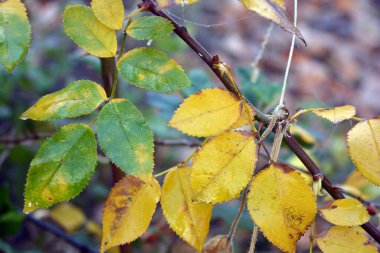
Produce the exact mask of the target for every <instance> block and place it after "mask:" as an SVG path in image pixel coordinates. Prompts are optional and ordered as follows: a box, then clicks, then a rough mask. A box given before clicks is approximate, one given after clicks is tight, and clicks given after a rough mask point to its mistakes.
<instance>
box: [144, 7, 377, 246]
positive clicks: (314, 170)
mask: <svg viewBox="0 0 380 253" xmlns="http://www.w3.org/2000/svg"><path fill="white" fill-rule="evenodd" d="M142 1H143V3H142V4H140V5H139V6H140V7H141V6H144V7H146V9H147V10H148V11H150V12H151V13H153V14H154V15H156V16H160V17H162V18H165V19H167V20H169V21H170V22H171V23H172V24H173V26H174V27H175V29H174V32H175V33H176V34H177V35H178V36H179V37H180V38H181V39H182V40H183V41H184V42H185V43H186V44H187V45H188V46H189V47H190V48H192V49H193V50H194V51H195V52H196V53H197V54H198V55H199V57H201V59H202V60H203V61H204V62H205V63H206V64H207V65H208V66H209V67H210V68H211V70H212V71H213V72H214V73H215V75H216V76H217V77H218V78H219V79H220V81H221V82H222V83H223V85H224V86H225V87H226V89H227V90H229V91H231V92H232V93H234V94H235V95H237V94H236V91H235V89H234V87H233V85H232V83H231V80H229V79H228V77H226V76H224V75H221V72H220V70H219V69H217V68H215V67H214V66H213V65H214V62H215V61H214V58H213V57H212V56H211V55H210V53H209V52H208V51H207V50H206V49H205V48H204V47H203V46H202V45H201V44H199V42H198V41H196V40H195V39H194V38H193V37H192V36H191V35H190V34H189V33H188V32H187V30H186V27H184V26H181V25H179V24H178V23H177V22H176V21H175V20H173V19H172V18H171V17H170V16H168V15H167V14H166V13H165V12H164V11H162V10H158V9H157V8H156V4H155V2H153V1H152V0H142ZM247 102H248V101H247ZM248 103H249V102H248ZM250 106H252V108H253V109H254V110H255V112H256V119H257V120H258V121H260V122H262V123H264V124H266V125H267V124H269V123H270V118H269V116H268V115H266V114H264V113H263V112H261V111H260V110H259V109H258V108H256V107H255V106H253V105H252V104H250ZM284 141H285V142H286V143H287V145H288V146H289V148H290V149H291V150H292V151H293V153H294V154H295V155H296V156H297V157H298V158H299V159H300V160H301V161H302V163H303V164H304V165H305V167H306V168H307V169H308V171H309V173H310V174H311V175H317V174H321V170H320V169H319V168H318V166H317V165H316V164H315V163H314V161H313V160H312V159H311V158H310V157H309V155H308V154H307V153H306V152H305V150H303V148H302V147H301V146H300V145H299V144H298V142H297V141H296V140H295V139H294V137H293V136H292V135H291V134H290V132H287V133H286V134H285V135H284ZM322 186H323V188H324V189H325V190H326V191H327V192H328V193H329V194H330V195H331V196H332V197H333V198H334V199H343V198H344V196H343V194H342V192H341V191H340V189H339V188H337V187H334V186H333V184H332V183H331V182H330V180H329V179H328V178H327V177H325V176H324V177H323V181H322ZM362 228H363V229H364V230H365V231H366V232H367V233H368V234H370V235H371V236H372V237H373V238H374V239H375V240H376V241H377V242H378V243H380V231H379V230H377V228H376V227H375V226H374V225H373V224H372V223H370V222H367V223H365V224H364V225H362Z"/></svg>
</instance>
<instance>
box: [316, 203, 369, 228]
mask: <svg viewBox="0 0 380 253" xmlns="http://www.w3.org/2000/svg"><path fill="white" fill-rule="evenodd" d="M319 211H320V213H321V215H322V217H323V218H325V219H326V220H327V221H328V222H330V223H332V224H334V225H338V226H359V225H362V224H364V223H366V222H367V221H369V219H370V218H371V216H370V215H369V214H368V212H367V209H366V208H365V207H364V206H363V204H362V203H361V202H360V201H359V200H356V199H338V200H335V201H333V202H330V203H329V204H327V205H326V206H325V207H324V208H321V209H319Z"/></svg>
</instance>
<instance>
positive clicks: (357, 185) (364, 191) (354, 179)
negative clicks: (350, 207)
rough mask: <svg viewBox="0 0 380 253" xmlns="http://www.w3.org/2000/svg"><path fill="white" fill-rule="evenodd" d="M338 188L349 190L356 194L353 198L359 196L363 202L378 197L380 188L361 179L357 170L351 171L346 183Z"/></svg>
mask: <svg viewBox="0 0 380 253" xmlns="http://www.w3.org/2000/svg"><path fill="white" fill-rule="evenodd" d="M339 187H346V188H349V189H350V190H351V191H355V192H356V194H355V196H359V197H361V198H363V199H365V200H372V199H375V198H377V197H379V196H380V188H379V187H377V186H376V185H374V184H373V183H371V182H370V181H369V180H368V179H366V178H365V177H363V176H362V174H360V172H359V171H357V170H355V171H353V172H352V173H351V174H350V175H349V176H348V178H347V180H346V182H344V184H343V185H340V186H339ZM353 188H354V189H355V190H354V189H353Z"/></svg>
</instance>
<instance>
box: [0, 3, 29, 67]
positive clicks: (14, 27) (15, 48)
mask: <svg viewBox="0 0 380 253" xmlns="http://www.w3.org/2000/svg"><path fill="white" fill-rule="evenodd" d="M30 38H31V27H30V24H29V21H28V16H27V14H26V9H25V6H24V4H23V3H22V2H21V1H20V0H8V1H5V2H4V1H2V2H0V62H1V63H2V64H3V65H4V67H5V68H6V70H7V71H8V72H9V73H10V72H12V70H13V68H14V67H15V66H16V65H17V63H19V62H20V61H21V60H22V59H23V58H24V56H25V54H26V52H27V51H28V48H29V45H30Z"/></svg>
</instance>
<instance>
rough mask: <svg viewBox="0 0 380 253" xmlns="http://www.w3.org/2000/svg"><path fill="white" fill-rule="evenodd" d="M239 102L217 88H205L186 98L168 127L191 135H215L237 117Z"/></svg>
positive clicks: (226, 128) (239, 110)
mask: <svg viewBox="0 0 380 253" xmlns="http://www.w3.org/2000/svg"><path fill="white" fill-rule="evenodd" d="M240 112H241V101H239V100H238V99H237V98H236V97H234V96H233V95H232V94H231V93H230V92H228V91H226V90H222V89H219V88H212V89H204V90H202V91H201V92H199V93H196V94H193V95H191V96H190V97H188V98H187V99H186V100H185V101H184V102H183V103H182V104H181V105H180V107H179V108H178V109H177V110H176V112H175V114H174V115H173V117H172V119H171V120H170V122H169V126H171V127H174V128H176V129H178V130H180V131H181V132H183V133H185V134H188V135H192V136H199V137H205V136H215V135H218V134H220V133H222V132H224V131H226V130H228V129H229V128H230V127H231V125H232V124H233V123H234V122H236V121H237V120H238V119H239V117H240Z"/></svg>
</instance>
